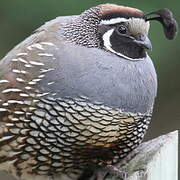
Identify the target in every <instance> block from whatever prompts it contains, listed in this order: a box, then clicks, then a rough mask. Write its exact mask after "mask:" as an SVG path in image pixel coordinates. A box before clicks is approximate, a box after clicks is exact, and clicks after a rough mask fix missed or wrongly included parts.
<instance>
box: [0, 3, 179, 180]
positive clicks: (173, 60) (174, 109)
mask: <svg viewBox="0 0 180 180" xmlns="http://www.w3.org/2000/svg"><path fill="white" fill-rule="evenodd" d="M101 3H115V4H119V5H125V6H131V7H136V8H138V9H141V10H143V11H144V12H146V13H148V12H152V11H154V10H157V9H161V8H164V7H166V8H169V9H170V10H172V12H173V13H174V16H175V17H176V20H177V21H178V24H180V10H179V8H180V1H179V0H171V1H170V0H158V1H157V0H151V1H147V0H146V1H145V0H138V1H137V0H124V1H123V0H121V1H118V0H108V1H107V0H29V1H28V0H26V1H25V0H0V58H2V57H3V56H5V54H6V53H7V52H8V51H9V50H10V49H12V48H13V47H14V46H15V45H17V44H18V43H19V42H21V41H22V40H23V39H25V38H26V37H28V36H29V35H30V34H31V33H32V32H33V31H34V30H35V29H36V28H38V27H39V26H41V25H42V24H43V23H44V22H46V21H49V20H51V19H53V18H55V17H57V16H64V15H73V14H79V13H81V12H82V11H84V10H85V9H88V8H89V7H92V6H95V5H97V4H101ZM149 36H150V39H151V41H152V43H153V51H152V52H149V54H150V56H151V57H152V59H153V62H154V64H155V67H156V70H157V74H158V84H159V88H158V97H157V99H156V105H155V109H154V116H153V119H152V123H151V125H150V128H149V130H148V133H147V135H146V140H147V139H150V138H153V137H156V136H159V135H161V134H164V133H167V132H170V131H174V130H177V129H179V128H180V38H179V37H178V36H177V38H176V39H175V40H174V41H168V40H166V39H165V37H164V34H163V30H162V27H161V25H160V24H159V23H157V22H152V23H151V30H150V35H149ZM0 179H4V180H5V179H6V178H5V176H2V175H1V176H0ZM7 179H8V178H7ZM11 179H12V178H9V180H11Z"/></svg>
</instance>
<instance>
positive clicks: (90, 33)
mask: <svg viewBox="0 0 180 180" xmlns="http://www.w3.org/2000/svg"><path fill="white" fill-rule="evenodd" d="M151 20H156V21H159V22H160V23H161V24H162V26H163V29H164V33H165V36H166V38H167V39H174V37H175V36H176V33H177V24H176V21H175V19H174V18H173V15H172V13H171V11H170V10H168V9H161V10H158V11H154V12H152V13H150V14H145V13H144V12H142V11H141V10H138V9H135V8H130V7H124V6H118V5H114V4H101V5H98V6H96V7H92V8H90V9H88V10H86V11H85V12H83V13H82V14H80V15H76V16H64V17H58V18H56V19H54V20H51V21H49V22H47V23H46V24H45V25H43V26H42V27H40V28H39V29H37V30H36V31H35V32H34V34H32V35H31V36H30V37H28V38H27V39H26V40H24V41H23V42H21V43H20V44H19V45H17V46H16V47H15V48H14V49H12V50H11V51H10V52H9V53H8V54H7V55H6V56H5V57H4V58H3V59H2V60H1V61H0V169H1V170H6V171H8V172H9V173H11V174H12V175H13V176H15V177H16V178H18V179H21V180H37V179H38V180H41V179H43V180H48V179H50V178H54V177H56V176H58V178H59V180H60V179H65V178H69V179H78V178H79V177H80V173H81V172H82V171H83V170H84V169H88V168H89V167H105V166H106V165H114V164H116V163H117V162H119V161H121V160H122V159H123V158H125V157H126V156H127V155H128V154H129V153H130V152H131V151H132V150H133V149H135V148H136V147H137V146H138V145H139V144H140V143H141V141H142V139H143V137H144V135H145V132H146V130H147V128H148V125H149V123H150V120H151V116H152V110H153V104H154V100H155V97H156V91H157V77H156V72H155V69H154V66H153V63H152V61H151V58H150V57H149V56H148V54H147V50H148V49H151V48H152V46H151V42H150V40H149V38H148V31H149V26H150V24H149V21H151ZM81 179H82V178H81ZM84 179H85V178H84Z"/></svg>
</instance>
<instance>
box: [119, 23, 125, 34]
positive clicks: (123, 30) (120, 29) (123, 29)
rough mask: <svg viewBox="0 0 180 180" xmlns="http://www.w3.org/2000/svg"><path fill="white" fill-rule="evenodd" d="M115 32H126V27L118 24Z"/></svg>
mask: <svg viewBox="0 0 180 180" xmlns="http://www.w3.org/2000/svg"><path fill="white" fill-rule="evenodd" d="M117 32H118V33H120V34H126V33H127V27H126V26H123V25H120V26H118V27H117Z"/></svg>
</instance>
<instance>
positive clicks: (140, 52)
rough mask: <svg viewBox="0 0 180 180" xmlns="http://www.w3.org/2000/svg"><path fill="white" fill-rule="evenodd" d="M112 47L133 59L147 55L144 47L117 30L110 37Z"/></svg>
mask: <svg viewBox="0 0 180 180" xmlns="http://www.w3.org/2000/svg"><path fill="white" fill-rule="evenodd" d="M110 43H111V48H112V49H113V50H114V51H115V52H117V53H120V54H122V55H124V56H127V57H129V58H132V59H140V58H144V57H146V51H145V49H144V48H142V47H140V46H138V45H137V44H136V43H135V42H134V41H133V39H131V38H129V37H128V36H124V35H120V34H119V33H118V32H117V31H116V30H114V32H113V34H112V35H111V37H110Z"/></svg>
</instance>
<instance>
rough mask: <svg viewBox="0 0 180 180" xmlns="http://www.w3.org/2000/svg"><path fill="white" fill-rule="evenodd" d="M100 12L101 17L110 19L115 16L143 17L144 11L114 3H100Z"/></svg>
mask: <svg viewBox="0 0 180 180" xmlns="http://www.w3.org/2000/svg"><path fill="white" fill-rule="evenodd" d="M101 14H102V19H111V18H116V17H124V18H131V17H135V18H144V17H145V15H144V12H143V11H141V10H139V9H136V8H130V7H125V6H118V5H114V4H103V5H101Z"/></svg>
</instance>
